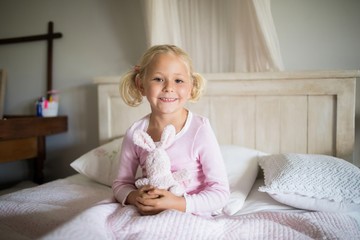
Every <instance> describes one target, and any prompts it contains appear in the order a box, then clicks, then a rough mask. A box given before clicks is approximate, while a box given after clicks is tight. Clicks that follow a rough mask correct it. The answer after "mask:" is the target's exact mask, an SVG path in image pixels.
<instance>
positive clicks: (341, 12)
mask: <svg viewBox="0 0 360 240" xmlns="http://www.w3.org/2000/svg"><path fill="white" fill-rule="evenodd" d="M271 4H272V5H271V8H272V14H273V18H274V22H275V26H276V29H277V33H278V37H279V41H280V48H281V53H282V56H283V60H284V63H285V69H286V70H329V69H332V70H340V69H349V70H359V69H360V27H359V24H360V14H359V9H360V1H358V0H344V1H338V0H316V1H313V0H301V1H298V0H272V1H271ZM356 95H357V96H356V119H355V126H356V136H355V138H356V139H355V151H354V158H356V159H359V158H360V80H359V79H357V94H356Z"/></svg>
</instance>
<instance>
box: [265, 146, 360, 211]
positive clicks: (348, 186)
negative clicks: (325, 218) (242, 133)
mask: <svg viewBox="0 0 360 240" xmlns="http://www.w3.org/2000/svg"><path fill="white" fill-rule="evenodd" d="M259 165H260V167H261V168H262V169H263V171H264V178H265V179H264V180H265V181H264V182H265V186H262V187H260V188H259V191H261V192H266V193H268V194H269V195H270V196H271V197H272V198H274V199H275V200H277V201H278V202H281V203H283V204H287V205H289V206H292V207H295V208H301V209H307V210H314V211H327V212H351V211H360V169H359V168H358V167H356V166H355V165H353V164H351V163H349V162H347V161H345V160H343V159H340V158H336V157H332V156H327V155H317V154H294V153H292V154H277V155H269V156H262V157H260V158H259Z"/></svg>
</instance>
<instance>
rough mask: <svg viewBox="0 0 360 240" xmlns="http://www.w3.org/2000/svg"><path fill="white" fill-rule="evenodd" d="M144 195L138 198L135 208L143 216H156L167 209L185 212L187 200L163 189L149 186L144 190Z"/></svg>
mask: <svg viewBox="0 0 360 240" xmlns="http://www.w3.org/2000/svg"><path fill="white" fill-rule="evenodd" d="M142 189H143V190H144V192H143V194H139V196H137V197H136V204H135V206H136V207H137V208H138V210H139V212H140V214H142V215H154V214H157V213H159V212H162V211H164V210H167V209H175V210H178V211H182V212H185V210H186V202H185V198H183V197H178V196H176V195H174V194H172V193H171V192H169V191H167V190H163V189H158V188H154V187H151V186H147V188H145V187H144V188H142Z"/></svg>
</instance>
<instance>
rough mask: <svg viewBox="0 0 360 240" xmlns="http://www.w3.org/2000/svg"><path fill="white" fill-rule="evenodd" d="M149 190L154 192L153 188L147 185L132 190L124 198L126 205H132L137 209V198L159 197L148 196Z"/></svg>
mask: <svg viewBox="0 0 360 240" xmlns="http://www.w3.org/2000/svg"><path fill="white" fill-rule="evenodd" d="M150 190H154V187H152V186H149V185H146V186H143V187H141V188H139V189H137V190H134V191H132V192H130V193H129V195H128V196H127V198H126V202H125V203H126V204H131V205H134V206H136V207H138V202H137V200H136V199H137V198H138V197H140V198H146V199H148V198H150V199H151V198H158V197H159V196H158V195H155V194H148V192H149V191H150Z"/></svg>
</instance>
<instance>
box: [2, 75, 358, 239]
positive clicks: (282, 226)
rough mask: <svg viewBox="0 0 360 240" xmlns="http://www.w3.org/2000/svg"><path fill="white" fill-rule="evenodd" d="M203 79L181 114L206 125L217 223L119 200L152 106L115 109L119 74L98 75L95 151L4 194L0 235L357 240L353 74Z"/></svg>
mask: <svg viewBox="0 0 360 240" xmlns="http://www.w3.org/2000/svg"><path fill="white" fill-rule="evenodd" d="M204 76H205V78H206V79H207V80H208V84H207V89H206V92H205V95H204V96H203V97H202V98H201V100H200V101H199V102H198V103H196V104H189V106H188V108H189V109H190V110H191V111H193V112H196V113H199V114H202V115H205V116H207V117H208V118H209V119H210V122H211V125H212V127H213V129H214V131H215V134H216V136H217V139H218V141H219V144H220V146H221V151H222V154H223V157H224V161H225V165H226V169H227V173H228V178H229V182H230V190H231V197H230V200H229V202H228V204H227V205H226V206H225V207H224V208H223V209H219V210H218V211H215V212H214V217H213V218H203V217H199V216H194V215H191V214H187V213H180V212H177V211H164V212H162V213H160V214H158V215H155V216H140V215H139V214H138V213H137V211H136V210H135V209H134V208H133V207H131V206H128V207H122V206H121V205H120V204H119V203H116V202H115V200H114V199H113V196H112V191H111V188H110V185H111V183H112V180H113V179H114V178H115V176H116V168H117V167H118V161H117V159H118V155H119V147H120V145H121V141H122V136H123V135H124V133H125V131H126V129H127V128H128V127H129V126H130V124H131V123H132V122H134V121H135V120H137V119H139V118H140V117H142V116H144V115H145V114H146V113H148V112H149V109H148V107H147V105H146V104H143V105H141V106H140V107H137V108H131V107H127V106H126V105H125V104H124V103H123V102H122V100H121V98H120V96H119V93H118V82H119V79H120V78H119V77H98V78H96V79H95V84H96V85H97V89H98V113H99V143H100V144H99V147H97V148H95V149H93V150H91V151H89V152H88V153H85V154H84V155H83V156H80V157H79V158H78V159H74V161H73V162H72V163H71V166H72V167H73V168H74V169H75V170H76V171H77V172H78V173H77V174H75V175H73V176H69V177H67V178H64V179H59V180H56V181H53V182H49V183H46V184H43V185H40V186H36V187H32V188H27V189H23V190H20V191H16V192H13V193H9V194H5V195H3V196H0V233H1V238H4V239H155V238H157V239H359V238H360V192H359V191H360V170H359V167H358V166H359V165H360V160H359V159H353V148H354V139H355V136H354V134H355V126H354V124H355V123H354V121H355V82H356V78H357V77H359V76H360V73H359V71H326V72H325V71H324V72H278V73H222V74H204Z"/></svg>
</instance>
